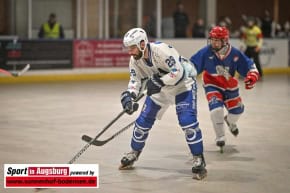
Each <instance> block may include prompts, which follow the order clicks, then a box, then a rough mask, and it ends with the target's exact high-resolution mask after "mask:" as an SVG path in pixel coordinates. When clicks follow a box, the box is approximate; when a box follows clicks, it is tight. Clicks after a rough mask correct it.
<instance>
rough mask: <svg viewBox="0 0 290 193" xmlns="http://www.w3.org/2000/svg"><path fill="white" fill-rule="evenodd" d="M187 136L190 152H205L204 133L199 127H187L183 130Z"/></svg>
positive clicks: (195, 153) (196, 153)
mask: <svg viewBox="0 0 290 193" xmlns="http://www.w3.org/2000/svg"><path fill="white" fill-rule="evenodd" d="M183 131H184V133H185V138H186V142H187V145H188V147H189V149H190V152H191V153H192V154H193V155H199V154H202V153H203V143H202V133H201V130H200V129H199V127H196V128H190V127H189V128H186V129H184V130H183Z"/></svg>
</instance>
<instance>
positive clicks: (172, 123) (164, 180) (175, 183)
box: [0, 75, 290, 193]
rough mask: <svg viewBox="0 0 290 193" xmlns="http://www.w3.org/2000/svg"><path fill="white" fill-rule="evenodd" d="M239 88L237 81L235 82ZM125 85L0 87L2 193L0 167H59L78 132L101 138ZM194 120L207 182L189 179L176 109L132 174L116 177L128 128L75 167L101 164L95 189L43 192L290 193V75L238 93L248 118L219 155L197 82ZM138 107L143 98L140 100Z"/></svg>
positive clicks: (76, 143) (7, 192) (9, 192)
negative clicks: (99, 133) (199, 128)
mask: <svg viewBox="0 0 290 193" xmlns="http://www.w3.org/2000/svg"><path fill="white" fill-rule="evenodd" d="M240 83H241V84H242V82H240ZM126 86H127V81H108V82H102V81H95V82H93V81H91V82H86V81H83V82H69V83H64V82H62V83H39V84H37V83H35V84H11V85H8V84H7V85H0V149H1V156H0V160H1V165H2V166H1V177H0V181H1V187H0V192H1V193H31V192H34V190H33V189H4V181H3V164H5V163H6V164H17V163H18V164H45V163H48V164H64V163H67V162H68V161H69V160H70V159H71V158H72V157H73V156H74V155H75V154H76V153H77V152H78V151H79V150H80V149H81V148H82V147H83V146H84V145H85V143H84V142H83V141H82V140H81V136H82V134H89V135H95V134H96V133H98V132H100V131H101V129H102V128H104V126H106V125H107V124H108V123H109V122H110V121H111V120H112V119H113V118H114V117H115V116H116V115H117V114H118V113H119V112H120V111H121V105H120V102H119V100H120V99H119V97H120V93H121V92H122V91H123V90H124V89H125V88H126ZM198 87H199V90H198V113H199V114H198V119H199V122H200V127H201V129H202V131H203V140H204V154H205V158H206V162H207V170H208V176H207V178H206V179H204V180H203V181H196V180H193V179H192V174H191V156H190V154H189V150H188V147H187V145H186V142H185V139H184V134H183V133H182V131H181V129H180V128H179V126H178V124H177V118H176V116H175V111H174V108H173V107H170V108H169V109H168V111H167V112H166V113H165V115H164V116H163V119H162V120H161V121H156V123H155V125H154V127H153V129H152V130H151V133H150V135H149V139H148V141H147V144H146V146H145V149H144V151H143V152H142V154H141V156H140V157H139V160H138V161H137V162H136V163H135V168H134V170H129V171H120V170H118V166H119V163H120V159H121V157H122V156H123V154H124V153H125V152H127V151H128V150H129V149H130V148H129V144H130V137H131V132H132V129H129V130H127V131H126V132H125V133H123V134H122V135H120V136H118V137H117V138H115V139H114V140H112V141H111V142H109V143H107V144H106V145H104V146H102V147H94V146H91V147H90V148H89V149H88V150H87V151H86V152H84V154H83V155H82V156H81V157H80V158H79V159H78V160H77V161H76V162H75V163H78V164H94V163H96V164H99V166H100V187H99V189H90V188H89V189H55V188H54V189H47V190H43V191H41V192H43V193H67V192H73V193H93V192H102V193H145V192H154V193H163V192H164V193H166V192H172V193H185V192H196V193H197V192H200V193H232V192H234V193H274V192H279V193H289V192H290V184H289V182H290V140H289V139H290V121H289V119H290V77H289V76H284V75H279V76H266V77H265V78H264V80H263V81H262V82H258V84H257V85H256V87H255V88H254V89H253V90H249V91H248V90H245V89H244V88H243V86H242V85H241V87H240V93H241V95H242V99H243V102H244V104H245V113H244V114H243V116H242V117H241V119H240V120H239V122H238V126H239V128H240V135H239V136H238V137H237V138H235V137H233V136H231V134H230V132H228V131H227V133H226V134H227V142H226V147H225V152H224V154H220V153H219V150H218V148H217V147H216V146H215V142H214V138H215V136H214V131H213V128H212V125H211V122H210V117H209V111H208V108H207V102H206V99H205V95H204V92H203V89H202V88H201V85H200V80H199V81H198ZM141 102H143V100H142V101H141ZM137 115H138V113H136V114H134V115H132V116H128V115H124V116H122V117H121V118H120V120H119V121H117V123H116V124H114V125H113V126H112V127H111V128H109V129H108V130H107V132H105V133H104V134H103V135H102V136H101V137H100V139H105V138H107V137H109V136H111V135H112V134H113V133H114V132H116V131H117V130H119V129H120V128H121V127H122V126H125V125H127V124H128V123H129V122H131V121H132V120H134V119H135V118H136V117H137Z"/></svg>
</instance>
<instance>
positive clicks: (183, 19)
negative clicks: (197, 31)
mask: <svg viewBox="0 0 290 193" xmlns="http://www.w3.org/2000/svg"><path fill="white" fill-rule="evenodd" d="M173 19H174V30H175V33H174V34H175V37H176V38H185V37H186V36H187V35H186V32H187V27H188V25H189V19H188V15H187V13H185V12H184V5H183V4H182V2H178V3H177V4H176V11H175V12H174V13H173Z"/></svg>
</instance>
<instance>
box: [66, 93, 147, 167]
mask: <svg viewBox="0 0 290 193" xmlns="http://www.w3.org/2000/svg"><path fill="white" fill-rule="evenodd" d="M146 92H147V91H146V90H145V91H144V92H143V93H142V94H140V95H139V96H138V97H137V98H136V99H135V100H134V102H138V101H139V100H140V99H141V98H142V97H143V96H144V95H145V93H146ZM125 112H126V110H125V109H124V110H123V111H122V112H120V113H119V114H118V115H117V116H116V117H115V118H114V119H113V120H112V121H111V122H110V123H109V124H108V125H107V126H105V127H104V128H103V130H102V131H101V132H100V133H99V134H98V135H96V136H95V137H94V138H92V140H91V141H89V142H88V143H87V144H86V145H85V146H84V147H83V148H82V149H81V150H80V151H79V152H78V153H77V154H76V155H75V156H74V157H73V158H72V159H71V160H70V161H69V162H68V163H69V164H72V163H74V162H75V161H76V160H77V159H78V158H79V157H80V156H81V155H82V154H83V153H84V152H85V151H86V150H87V149H88V148H89V147H90V146H91V145H92V143H93V142H94V141H95V140H96V139H98V138H99V137H100V136H101V135H102V134H103V133H104V132H105V131H106V130H107V129H108V128H109V127H110V126H111V125H113V123H115V122H116V121H117V120H118V119H119V118H120V117H121V116H122V115H123V114H124V113H125Z"/></svg>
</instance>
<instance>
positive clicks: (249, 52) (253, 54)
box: [245, 46, 263, 77]
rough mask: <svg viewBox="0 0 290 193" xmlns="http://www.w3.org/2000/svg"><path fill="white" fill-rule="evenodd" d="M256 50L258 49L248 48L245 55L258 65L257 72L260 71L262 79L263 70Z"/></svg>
mask: <svg viewBox="0 0 290 193" xmlns="http://www.w3.org/2000/svg"><path fill="white" fill-rule="evenodd" d="M255 48H256V47H250V46H248V47H247V49H246V51H245V54H246V55H247V56H248V57H249V58H252V59H253V61H254V63H255V64H256V67H257V70H258V72H259V74H260V77H262V76H263V70H262V67H261V63H260V58H259V52H256V51H255Z"/></svg>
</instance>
